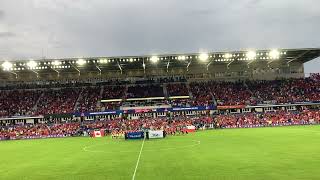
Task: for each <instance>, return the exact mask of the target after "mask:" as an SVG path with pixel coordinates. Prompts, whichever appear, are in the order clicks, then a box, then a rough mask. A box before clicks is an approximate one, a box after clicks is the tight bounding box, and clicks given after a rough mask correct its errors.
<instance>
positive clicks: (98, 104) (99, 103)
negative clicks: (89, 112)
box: [96, 86, 104, 107]
mask: <svg viewBox="0 0 320 180" xmlns="http://www.w3.org/2000/svg"><path fill="white" fill-rule="evenodd" d="M103 91H104V86H101V89H100V93H99V100H98V102H97V104H96V107H101V100H102V98H103V97H102V95H103Z"/></svg>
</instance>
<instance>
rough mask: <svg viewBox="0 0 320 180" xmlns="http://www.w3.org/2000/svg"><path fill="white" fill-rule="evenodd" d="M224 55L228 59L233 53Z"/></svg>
mask: <svg viewBox="0 0 320 180" xmlns="http://www.w3.org/2000/svg"><path fill="white" fill-rule="evenodd" d="M224 57H225V58H227V59H228V58H231V57H232V54H229V53H226V54H225V55H224Z"/></svg>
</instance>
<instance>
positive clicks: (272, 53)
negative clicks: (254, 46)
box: [269, 49, 280, 59]
mask: <svg viewBox="0 0 320 180" xmlns="http://www.w3.org/2000/svg"><path fill="white" fill-rule="evenodd" d="M269 56H270V58H271V59H278V58H279V56H280V52H279V51H278V50H276V49H274V50H272V51H270V53H269Z"/></svg>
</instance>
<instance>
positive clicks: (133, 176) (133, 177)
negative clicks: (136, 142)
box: [132, 137, 146, 180]
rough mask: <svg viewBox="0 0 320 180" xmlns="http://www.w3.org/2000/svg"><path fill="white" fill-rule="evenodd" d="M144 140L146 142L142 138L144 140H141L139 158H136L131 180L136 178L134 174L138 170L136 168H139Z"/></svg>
mask: <svg viewBox="0 0 320 180" xmlns="http://www.w3.org/2000/svg"><path fill="white" fill-rule="evenodd" d="M145 140H146V138H145V137H144V138H143V141H142V145H141V148H140V152H139V156H138V160H137V164H136V168H135V169H134V172H133V175H132V180H134V179H135V177H136V172H137V169H138V166H139V162H140V157H141V153H142V149H143V145H144V141H145Z"/></svg>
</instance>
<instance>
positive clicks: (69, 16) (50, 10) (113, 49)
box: [0, 0, 320, 73]
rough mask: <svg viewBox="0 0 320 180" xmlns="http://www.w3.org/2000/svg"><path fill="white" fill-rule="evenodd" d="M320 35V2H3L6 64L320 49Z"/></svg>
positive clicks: (319, 65) (315, 68) (0, 44)
mask: <svg viewBox="0 0 320 180" xmlns="http://www.w3.org/2000/svg"><path fill="white" fill-rule="evenodd" d="M319 29H320V1H319V0H216V1H214V0H90V1H88V0H1V1H0V60H11V59H22V58H23V59H29V58H34V59H36V58H42V57H47V58H63V57H87V56H125V55H133V56H134V55H146V54H150V55H154V54H162V53H191V52H192V53H194V52H214V51H233V50H247V49H274V48H320V37H319ZM305 72H306V73H312V72H318V73H319V72H320V59H319V58H318V59H316V60H313V61H311V62H308V63H306V65H305Z"/></svg>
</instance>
